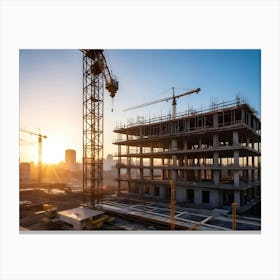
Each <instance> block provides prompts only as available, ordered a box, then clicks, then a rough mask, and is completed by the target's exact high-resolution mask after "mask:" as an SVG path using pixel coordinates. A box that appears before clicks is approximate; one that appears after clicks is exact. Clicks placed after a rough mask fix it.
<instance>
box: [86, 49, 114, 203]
mask: <svg viewBox="0 0 280 280" xmlns="http://www.w3.org/2000/svg"><path fill="white" fill-rule="evenodd" d="M81 52H82V53H83V194H84V204H87V205H88V204H89V203H90V205H88V206H91V207H93V208H98V207H99V206H101V205H100V204H101V203H100V202H101V199H102V181H103V123H104V120H103V114H104V86H105V88H106V89H107V90H108V91H109V93H110V96H111V97H112V100H113V98H114V97H115V95H116V92H117V91H118V89H119V84H118V81H117V80H116V79H115V78H113V76H112V73H111V71H110V69H109V67H108V65H107V62H106V58H105V56H104V51H103V50H100V49H86V50H81ZM112 110H113V109H112Z"/></svg>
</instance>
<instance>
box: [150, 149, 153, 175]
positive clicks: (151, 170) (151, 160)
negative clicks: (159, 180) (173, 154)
mask: <svg viewBox="0 0 280 280" xmlns="http://www.w3.org/2000/svg"><path fill="white" fill-rule="evenodd" d="M150 152H151V153H153V152H154V148H153V147H151V150H150ZM150 166H151V169H150V179H151V180H153V179H154V158H153V156H151V157H150Z"/></svg>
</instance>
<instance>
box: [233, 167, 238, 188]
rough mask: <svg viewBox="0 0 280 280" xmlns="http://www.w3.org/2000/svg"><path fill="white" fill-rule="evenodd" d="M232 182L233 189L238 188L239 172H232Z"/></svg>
mask: <svg viewBox="0 0 280 280" xmlns="http://www.w3.org/2000/svg"><path fill="white" fill-rule="evenodd" d="M233 182H234V186H235V187H239V171H238V170H234V171H233Z"/></svg>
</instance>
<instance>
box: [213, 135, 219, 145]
mask: <svg viewBox="0 0 280 280" xmlns="http://www.w3.org/2000/svg"><path fill="white" fill-rule="evenodd" d="M218 146H219V137H218V134H214V135H213V148H217V147H218Z"/></svg>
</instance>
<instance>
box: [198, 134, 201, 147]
mask: <svg viewBox="0 0 280 280" xmlns="http://www.w3.org/2000/svg"><path fill="white" fill-rule="evenodd" d="M201 148H202V139H201V137H199V139H198V149H201Z"/></svg>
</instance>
